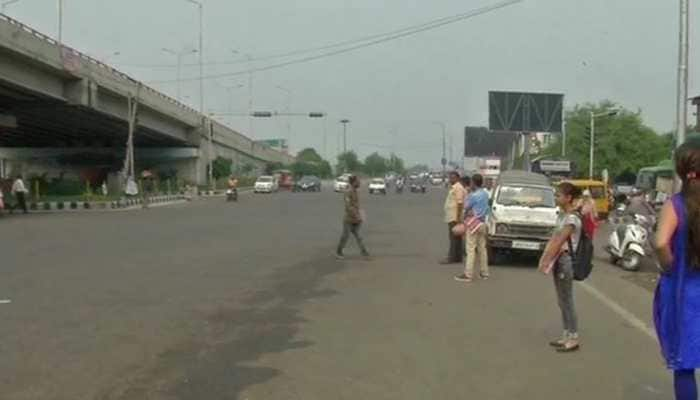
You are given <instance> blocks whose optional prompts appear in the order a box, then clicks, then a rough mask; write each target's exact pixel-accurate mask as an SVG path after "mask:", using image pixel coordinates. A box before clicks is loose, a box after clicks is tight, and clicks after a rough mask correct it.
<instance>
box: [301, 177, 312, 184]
mask: <svg viewBox="0 0 700 400" xmlns="http://www.w3.org/2000/svg"><path fill="white" fill-rule="evenodd" d="M315 181H316V178H315V177H313V176H305V177H303V178H301V179H300V180H299V182H303V183H313V182H315Z"/></svg>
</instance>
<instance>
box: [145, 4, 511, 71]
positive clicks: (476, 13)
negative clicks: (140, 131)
mask: <svg viewBox="0 0 700 400" xmlns="http://www.w3.org/2000/svg"><path fill="white" fill-rule="evenodd" d="M523 1H524V0H507V1H502V2H499V3H496V4H493V5H490V6H485V7H482V8H478V9H475V10H472V11H469V12H466V13H463V14H459V15H458V16H453V17H447V18H442V19H440V20H439V22H432V23H426V24H422V25H419V27H415V28H413V29H410V30H409V29H403V30H400V31H397V32H398V33H393V34H390V35H385V36H381V37H379V38H377V39H374V40H370V41H364V42H361V43H359V44H356V45H353V46H350V47H345V48H342V49H339V50H334V51H329V52H325V53H321V54H316V55H312V56H307V57H302V58H298V59H294V60H290V61H285V62H281V63H277V64H271V65H267V66H262V67H256V68H251V69H247V70H241V71H235V72H229V73H223V74H212V75H207V76H204V77H202V79H206V80H210V79H218V78H228V77H233V76H239V75H245V74H249V73H252V72H264V71H269V70H273V69H279V68H284V67H287V66H291V65H296V64H301V63H306V62H311V61H315V60H319V59H323V58H328V57H333V56H336V55H340V54H344V53H349V52H351V51H355V50H359V49H362V48H366V47H370V46H375V45H378V44H381V43H385V42H389V41H392V40H397V39H400V38H403V37H407V36H411V35H415V34H418V33H421V32H426V31H429V30H433V29H437V28H439V27H442V26H445V25H450V24H454V23H456V22H460V21H463V20H466V19H470V18H474V17H476V16H480V15H483V14H487V13H491V12H494V11H497V10H500V9H502V8H506V7H509V6H512V5H515V4H517V3H521V2H523ZM199 79H200V77H194V78H185V79H181V80H180V82H194V81H197V80H199ZM176 82H178V80H160V81H151V82H149V83H153V84H163V83H176Z"/></svg>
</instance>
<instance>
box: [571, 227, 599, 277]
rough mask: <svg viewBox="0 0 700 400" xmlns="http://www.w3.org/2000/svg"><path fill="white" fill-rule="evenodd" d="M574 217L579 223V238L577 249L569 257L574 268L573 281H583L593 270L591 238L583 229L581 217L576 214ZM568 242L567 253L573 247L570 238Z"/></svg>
mask: <svg viewBox="0 0 700 400" xmlns="http://www.w3.org/2000/svg"><path fill="white" fill-rule="evenodd" d="M576 216H577V217H578V219H579V220H580V221H581V238H580V239H579V241H578V247H577V248H576V250H575V251H573V253H570V255H571V262H572V264H573V267H574V279H575V280H577V281H584V280H586V278H588V275H590V274H591V271H592V270H593V250H594V249H593V238H592V237H590V235H589V234H588V233H587V232H586V230H585V229H583V218H581V215H579V214H576ZM568 241H569V251H572V249H573V247H574V246H573V243H572V242H571V236H569V239H568Z"/></svg>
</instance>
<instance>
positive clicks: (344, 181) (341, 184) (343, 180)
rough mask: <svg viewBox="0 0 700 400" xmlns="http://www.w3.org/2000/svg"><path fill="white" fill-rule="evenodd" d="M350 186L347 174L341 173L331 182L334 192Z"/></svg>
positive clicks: (342, 190) (344, 189)
mask: <svg viewBox="0 0 700 400" xmlns="http://www.w3.org/2000/svg"><path fill="white" fill-rule="evenodd" d="M349 187H350V178H349V176H348V175H341V176H339V177H338V178H337V179H336V180H335V183H334V184H333V190H334V191H336V192H344V191H346V190H348V188H349Z"/></svg>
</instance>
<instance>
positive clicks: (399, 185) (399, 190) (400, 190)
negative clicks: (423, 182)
mask: <svg viewBox="0 0 700 400" xmlns="http://www.w3.org/2000/svg"><path fill="white" fill-rule="evenodd" d="M396 193H397V194H401V193H403V182H398V183H397V184H396Z"/></svg>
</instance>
